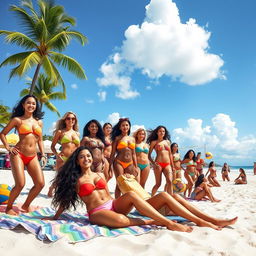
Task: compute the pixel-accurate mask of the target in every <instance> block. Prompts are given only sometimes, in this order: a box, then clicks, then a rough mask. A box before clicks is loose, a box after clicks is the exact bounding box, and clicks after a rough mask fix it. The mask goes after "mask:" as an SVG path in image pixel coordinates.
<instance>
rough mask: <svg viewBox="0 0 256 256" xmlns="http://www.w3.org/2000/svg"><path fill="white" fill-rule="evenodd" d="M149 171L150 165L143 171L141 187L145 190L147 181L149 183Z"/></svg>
mask: <svg viewBox="0 0 256 256" xmlns="http://www.w3.org/2000/svg"><path fill="white" fill-rule="evenodd" d="M149 171H150V165H148V166H147V167H146V168H144V169H143V170H141V175H140V185H141V186H142V187H143V188H145V184H146V181H147V179H148V175H149Z"/></svg>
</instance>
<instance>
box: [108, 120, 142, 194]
mask: <svg viewBox="0 0 256 256" xmlns="http://www.w3.org/2000/svg"><path fill="white" fill-rule="evenodd" d="M130 131H131V123H130V120H129V118H120V119H119V121H118V123H117V124H116V125H115V126H114V127H113V130H112V134H111V139H112V141H113V144H112V152H111V156H110V165H111V164H112V163H113V168H114V173H115V176H116V178H117V177H118V176H119V175H122V174H125V173H128V174H132V175H134V176H135V177H136V179H137V181H138V182H139V181H140V176H139V170H138V166H137V159H136V154H135V140H134V138H133V137H131V136H129V135H130ZM120 195H121V191H120V189H119V187H118V185H116V189H115V198H118V197H119V196H120Z"/></svg>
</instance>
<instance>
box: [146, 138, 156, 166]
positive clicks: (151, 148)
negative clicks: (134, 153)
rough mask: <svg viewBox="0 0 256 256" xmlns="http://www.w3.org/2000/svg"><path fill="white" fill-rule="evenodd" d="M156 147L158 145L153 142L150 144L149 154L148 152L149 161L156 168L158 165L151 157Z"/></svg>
mask: <svg viewBox="0 0 256 256" xmlns="http://www.w3.org/2000/svg"><path fill="white" fill-rule="evenodd" d="M155 145H156V141H152V142H151V143H150V147H149V152H148V160H149V161H150V163H151V164H152V165H154V166H155V165H156V163H155V161H154V160H153V158H152V157H151V154H152V152H153V149H154V147H155Z"/></svg>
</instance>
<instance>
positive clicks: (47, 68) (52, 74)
mask: <svg viewBox="0 0 256 256" xmlns="http://www.w3.org/2000/svg"><path fill="white" fill-rule="evenodd" d="M42 66H43V68H44V70H45V73H46V74H47V75H48V77H49V78H51V80H52V81H53V83H54V85H55V86H56V85H57V84H58V74H56V73H55V70H54V68H53V67H52V64H51V62H50V60H49V58H48V56H44V58H43V59H42Z"/></svg>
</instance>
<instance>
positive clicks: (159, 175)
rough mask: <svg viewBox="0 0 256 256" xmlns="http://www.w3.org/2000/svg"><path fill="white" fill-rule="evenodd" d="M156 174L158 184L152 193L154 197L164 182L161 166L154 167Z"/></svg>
mask: <svg viewBox="0 0 256 256" xmlns="http://www.w3.org/2000/svg"><path fill="white" fill-rule="evenodd" d="M154 174H155V180H156V184H155V185H154V187H153V188H152V193H151V195H152V196H154V195H155V194H156V192H157V190H158V189H159V187H160V186H161V182H162V168H161V167H160V166H156V167H154Z"/></svg>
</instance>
